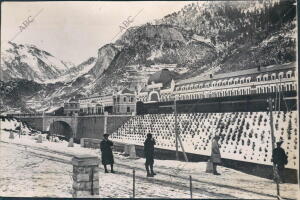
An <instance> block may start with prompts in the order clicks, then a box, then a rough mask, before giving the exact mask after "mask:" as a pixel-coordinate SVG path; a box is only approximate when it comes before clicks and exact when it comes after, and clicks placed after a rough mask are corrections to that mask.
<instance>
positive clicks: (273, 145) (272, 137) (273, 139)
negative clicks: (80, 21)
mask: <svg viewBox="0 0 300 200" xmlns="http://www.w3.org/2000/svg"><path fill="white" fill-rule="evenodd" d="M268 103H269V111H270V128H271V140H272V153H273V150H274V148H275V136H274V126H273V105H272V103H273V102H272V99H271V98H269V99H268ZM279 111H280V108H279ZM276 172H277V170H276V165H275V163H273V176H274V178H275V181H276V190H277V199H280V190H279V183H278V174H277V173H276Z"/></svg>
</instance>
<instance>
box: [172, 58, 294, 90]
mask: <svg viewBox="0 0 300 200" xmlns="http://www.w3.org/2000/svg"><path fill="white" fill-rule="evenodd" d="M295 67H296V63H295V62H291V63H286V64H282V65H270V66H266V67H261V68H260V70H258V68H251V69H246V70H239V71H235V72H229V73H222V74H214V75H212V78H211V77H210V75H209V74H208V75H207V76H203V75H202V76H197V77H192V78H189V79H184V80H180V81H177V82H176V85H182V84H187V83H194V82H200V81H208V80H217V79H222V78H229V77H235V76H245V75H252V74H257V73H262V72H271V71H276V70H282V69H290V68H295Z"/></svg>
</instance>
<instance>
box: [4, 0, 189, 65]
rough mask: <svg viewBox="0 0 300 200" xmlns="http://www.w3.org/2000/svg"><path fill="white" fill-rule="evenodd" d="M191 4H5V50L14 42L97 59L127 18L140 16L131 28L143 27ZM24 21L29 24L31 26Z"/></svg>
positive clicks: (66, 55)
mask: <svg viewBox="0 0 300 200" xmlns="http://www.w3.org/2000/svg"><path fill="white" fill-rule="evenodd" d="M189 3H191V2H187V1H185V2H182V1H180V2H4V3H2V10H1V20H2V21H1V45H3V46H2V47H4V45H5V43H6V44H7V41H10V40H12V42H15V43H20V44H34V45H36V46H37V47H39V48H41V49H43V50H46V51H48V52H49V53H51V54H53V55H54V56H56V57H58V58H61V59H64V60H66V61H71V62H73V63H74V64H79V63H81V62H83V61H84V60H86V59H87V58H89V57H91V56H97V51H98V49H99V48H100V47H101V46H103V45H105V44H107V43H110V42H114V41H115V40H116V39H117V38H118V37H120V35H121V33H120V34H119V35H117V34H118V33H119V32H120V26H122V23H123V22H124V21H125V20H126V19H127V18H129V19H132V18H133V17H134V16H135V15H137V16H136V17H135V19H134V21H133V22H132V23H131V24H130V26H136V25H141V24H144V23H147V22H152V21H153V20H154V19H160V18H162V17H163V16H165V15H167V14H170V13H172V12H174V11H179V10H180V9H181V8H183V7H184V5H186V4H189ZM36 15H37V16H36ZM24 21H28V25H27V27H26V25H25V24H23V23H24ZM25 23H26V22H25ZM22 24H23V25H22ZM21 26H22V27H21ZM116 35H117V36H116ZM115 36H116V37H115ZM114 37H115V39H113V38H114Z"/></svg>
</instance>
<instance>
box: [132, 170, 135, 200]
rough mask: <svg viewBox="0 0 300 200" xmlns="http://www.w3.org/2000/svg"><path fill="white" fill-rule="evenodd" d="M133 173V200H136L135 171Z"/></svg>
mask: <svg viewBox="0 0 300 200" xmlns="http://www.w3.org/2000/svg"><path fill="white" fill-rule="evenodd" d="M132 171H133V177H132V178H133V181H132V184H133V185H132V198H135V169H133V170H132Z"/></svg>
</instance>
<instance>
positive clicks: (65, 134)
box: [49, 121, 73, 141]
mask: <svg viewBox="0 0 300 200" xmlns="http://www.w3.org/2000/svg"><path fill="white" fill-rule="evenodd" d="M49 134H50V135H51V136H57V137H58V138H59V139H63V140H66V141H68V140H69V139H70V138H71V137H73V130H72V128H71V126H70V125H69V124H68V123H66V122H63V121H55V122H53V123H51V124H50V128H49Z"/></svg>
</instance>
